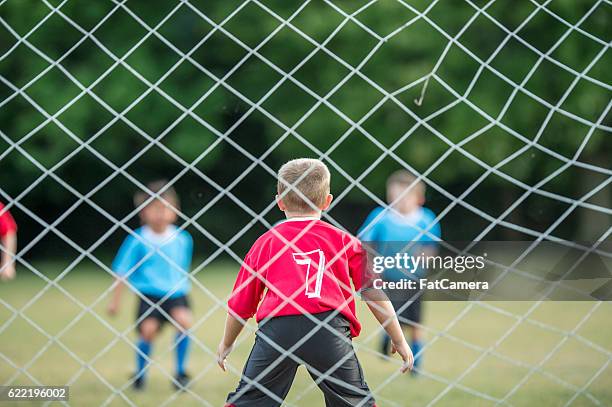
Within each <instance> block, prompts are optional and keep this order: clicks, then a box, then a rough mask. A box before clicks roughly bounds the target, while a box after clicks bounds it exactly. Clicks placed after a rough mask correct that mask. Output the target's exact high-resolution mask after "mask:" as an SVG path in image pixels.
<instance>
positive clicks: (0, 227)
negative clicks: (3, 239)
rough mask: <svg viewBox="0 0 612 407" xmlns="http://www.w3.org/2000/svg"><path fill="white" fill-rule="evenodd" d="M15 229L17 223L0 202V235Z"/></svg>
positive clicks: (12, 231)
mask: <svg viewBox="0 0 612 407" xmlns="http://www.w3.org/2000/svg"><path fill="white" fill-rule="evenodd" d="M16 231H17V224H16V223H15V219H13V217H12V216H11V213H10V212H9V211H8V210H6V209H4V205H2V204H0V236H6V235H8V234H9V233H14V232H16Z"/></svg>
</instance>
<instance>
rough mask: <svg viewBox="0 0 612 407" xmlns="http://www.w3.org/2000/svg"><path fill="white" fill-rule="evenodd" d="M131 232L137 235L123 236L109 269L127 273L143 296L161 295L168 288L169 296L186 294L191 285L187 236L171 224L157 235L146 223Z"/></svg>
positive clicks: (118, 272) (191, 250)
mask: <svg viewBox="0 0 612 407" xmlns="http://www.w3.org/2000/svg"><path fill="white" fill-rule="evenodd" d="M134 232H135V233H136V235H138V237H136V236H133V235H129V236H128V237H126V238H125V240H124V241H123V244H122V245H121V248H120V249H119V252H118V253H117V256H116V257H115V260H114V261H113V271H114V272H115V273H117V274H118V275H120V276H125V275H128V281H129V282H130V284H131V285H132V286H133V287H134V288H135V289H136V290H138V291H139V292H141V293H143V294H146V295H152V296H157V297H163V296H165V295H166V294H168V293H169V292H171V291H172V294H171V295H170V298H176V297H180V296H182V295H185V294H187V293H188V292H189V289H190V288H191V284H190V282H189V278H188V277H187V275H188V273H189V267H190V266H191V256H192V253H193V240H192V238H191V235H190V234H189V233H187V232H186V231H184V230H181V231H178V228H177V227H176V226H174V225H171V226H169V227H168V228H167V229H166V231H165V232H164V233H161V234H159V233H155V232H153V230H152V229H151V228H149V227H148V226H143V227H141V228H138V229H136V230H135V231H134ZM162 253H163V254H162Z"/></svg>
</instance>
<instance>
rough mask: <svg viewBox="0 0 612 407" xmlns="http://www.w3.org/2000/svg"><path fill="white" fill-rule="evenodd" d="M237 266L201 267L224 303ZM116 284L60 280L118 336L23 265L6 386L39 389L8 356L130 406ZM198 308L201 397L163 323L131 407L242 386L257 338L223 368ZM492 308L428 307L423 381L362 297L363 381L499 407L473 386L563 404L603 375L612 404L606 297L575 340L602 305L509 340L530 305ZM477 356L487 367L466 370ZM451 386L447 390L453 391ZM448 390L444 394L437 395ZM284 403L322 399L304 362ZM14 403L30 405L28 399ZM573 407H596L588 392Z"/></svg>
mask: <svg viewBox="0 0 612 407" xmlns="http://www.w3.org/2000/svg"><path fill="white" fill-rule="evenodd" d="M35 266H36V267H37V269H38V270H41V271H42V272H44V273H45V274H46V275H47V276H49V277H51V278H53V277H54V276H56V275H57V274H58V273H59V272H60V271H61V268H62V267H60V266H59V265H57V264H52V263H42V264H35ZM235 272H236V268H235V267H233V266H230V265H224V264H217V265H213V266H210V267H207V268H206V269H205V270H204V271H202V272H201V273H200V274H199V275H198V280H199V281H200V282H201V283H202V285H203V286H204V287H206V289H207V290H210V292H211V293H213V294H214V295H215V296H217V297H219V298H225V297H226V296H227V295H228V294H229V291H230V289H231V287H232V284H233V279H234V276H235ZM111 281H112V280H111V278H110V277H109V275H108V274H107V273H106V272H104V271H103V270H101V269H98V268H95V267H93V266H85V265H83V266H79V267H78V268H77V269H76V270H74V271H72V272H71V273H69V274H68V275H67V276H65V277H64V278H63V279H61V281H59V285H60V286H61V287H62V288H63V289H64V290H65V291H67V292H69V293H70V295H72V296H73V297H74V300H76V301H78V302H80V304H81V305H82V306H87V307H89V306H91V307H92V311H93V312H95V313H96V314H97V315H98V316H99V318H101V319H103V320H105V321H107V322H108V324H110V326H112V328H113V329H115V330H116V331H117V332H121V333H124V334H125V337H124V338H125V339H124V338H119V339H118V337H117V335H116V333H115V332H112V331H111V330H109V328H108V327H106V326H105V325H103V323H102V322H101V321H100V320H99V319H98V318H96V317H95V316H94V315H92V313H90V312H86V311H84V310H83V308H82V307H81V305H79V304H77V303H75V301H73V300H71V299H70V298H68V296H66V295H65V293H63V292H62V291H61V290H60V289H58V288H56V287H53V286H51V287H47V283H45V282H44V281H43V280H42V279H40V278H39V277H37V276H35V275H34V274H32V273H30V272H29V271H28V270H26V269H24V268H23V267H22V268H20V269H19V270H18V278H17V280H15V281H12V282H9V283H6V284H2V285H0V298H1V302H0V303H1V304H4V305H9V306H10V307H13V308H16V309H19V310H20V309H22V308H23V307H24V306H25V305H26V304H27V303H28V302H29V301H31V300H32V298H33V297H34V296H36V295H38V294H39V293H41V291H42V290H44V293H42V295H40V297H39V298H37V299H36V300H35V301H34V302H33V303H32V304H30V305H29V306H28V307H27V308H26V309H25V310H24V311H23V315H19V316H17V317H16V318H14V319H13V318H12V315H13V313H12V311H11V310H9V309H8V308H7V307H6V306H0V327H1V328H0V329H2V331H1V332H0V353H1V356H2V358H0V382H1V383H2V384H7V383H11V384H21V385H26V384H32V381H31V380H30V379H29V378H28V377H27V376H26V375H24V374H21V373H19V372H17V371H16V369H15V367H14V366H13V365H11V364H10V362H8V361H7V360H6V358H8V359H10V361H11V362H12V363H13V364H14V365H16V366H19V367H24V366H26V367H27V371H28V372H29V373H30V374H31V375H32V376H33V377H35V378H36V379H37V380H38V381H40V382H42V383H44V384H48V385H51V384H55V385H64V384H66V383H69V382H70V383H71V389H70V404H71V405H78V406H92V405H100V404H102V403H104V402H108V403H109V404H110V405H125V404H127V402H126V401H125V400H124V399H123V398H122V396H121V395H119V394H113V391H112V390H111V388H121V387H122V386H123V385H124V384H125V382H126V380H127V379H128V377H129V375H130V373H131V372H132V371H133V369H134V352H133V350H132V348H131V347H130V345H129V343H128V341H130V342H131V341H133V340H134V339H135V332H134V330H131V329H130V325H131V324H132V322H133V320H134V313H135V301H136V297H135V296H134V295H133V294H131V293H129V292H127V293H126V294H127V295H126V296H125V297H124V299H125V301H124V303H123V306H122V309H121V311H120V314H119V315H118V316H117V317H115V318H111V317H109V316H107V315H106V312H105V311H106V305H107V303H108V299H109V296H108V293H106V294H104V296H103V297H102V298H101V299H99V300H98V297H99V296H100V295H102V294H103V293H105V291H106V290H107V289H108V287H109V285H110V284H111ZM192 305H193V309H194V315H195V320H196V321H197V325H196V327H195V329H194V333H193V334H194V335H195V337H196V338H197V340H198V341H199V342H200V344H201V345H203V346H204V347H206V349H203V347H202V346H200V344H193V347H192V353H191V360H190V364H189V371H190V373H191V375H192V376H195V377H197V380H196V381H195V382H194V383H193V385H192V386H191V390H192V391H193V393H194V394H190V393H183V394H178V395H175V394H174V390H173V389H172V388H171V386H170V379H169V378H168V377H167V376H166V375H165V374H164V372H168V373H169V374H172V372H173V370H174V353H173V351H171V350H170V346H171V344H172V338H173V333H172V329H171V327H170V326H166V328H165V329H164V331H163V333H162V335H161V336H160V337H159V339H158V340H157V342H156V343H155V344H154V348H153V359H154V361H155V362H154V365H153V366H152V370H151V372H150V375H149V382H148V387H147V390H146V391H144V392H142V393H134V392H133V391H132V390H131V389H129V388H128V389H126V390H125V391H124V392H123V394H124V395H125V397H127V398H129V399H130V400H131V401H132V402H133V403H135V404H137V405H150V406H157V405H161V404H163V403H164V402H167V404H171V405H177V406H190V405H200V404H202V400H201V399H204V400H206V401H207V402H208V403H210V404H208V405H214V406H221V405H223V401H224V399H225V396H226V394H227V393H228V392H229V391H231V390H232V389H233V387H234V386H235V385H236V384H237V381H238V375H239V372H240V370H241V369H242V366H243V363H244V361H245V359H246V357H247V355H248V352H249V350H250V348H251V345H252V343H253V338H254V336H253V334H252V333H250V332H247V331H245V333H243V334H242V336H241V337H240V339H239V341H240V344H239V345H238V346H237V347H236V349H235V351H234V353H232V355H231V356H230V359H229V362H230V365H231V367H232V371H231V372H228V373H223V372H221V371H220V370H219V369H218V367H217V366H216V364H215V363H214V358H213V356H212V353H211V352H213V351H214V350H215V349H216V345H217V343H218V341H219V339H220V336H221V334H222V329H223V321H224V318H225V312H224V310H223V309H222V308H221V307H220V306H219V305H218V304H217V303H216V302H215V301H214V300H213V298H211V297H210V296H209V295H208V294H207V293H205V292H204V291H203V290H201V289H200V288H198V287H194V289H193V292H192ZM484 305H485V306H482V305H476V304H472V306H471V309H470V310H469V311H468V312H467V313H466V314H465V315H464V316H463V317H462V318H461V319H459V320H458V321H457V322H456V323H455V324H454V325H452V326H451V327H450V328H449V329H448V330H447V327H448V326H449V323H450V322H451V321H453V320H454V319H455V317H457V316H458V315H459V314H460V313H462V312H463V311H464V310H465V308H466V307H468V306H470V305H469V304H468V303H460V302H454V303H449V302H432V303H427V304H425V323H426V325H427V329H428V334H427V337H428V339H427V340H428V343H429V345H430V346H428V348H427V350H426V353H425V359H424V370H425V373H424V374H423V375H421V376H420V377H419V378H416V379H415V378H412V377H409V376H399V375H397V369H398V367H399V362H397V361H395V362H396V363H391V362H389V361H385V360H382V359H381V358H380V357H379V356H378V355H377V354H376V353H375V350H376V347H377V343H378V335H377V328H376V324H375V322H374V320H373V318H372V317H371V316H370V315H369V313H368V311H367V309H366V308H365V306H364V304H362V303H360V304H358V307H359V316H360V318H361V320H362V322H363V323H364V330H363V333H362V335H361V336H360V337H359V338H357V339H356V340H355V344H356V346H358V347H359V349H358V355H359V357H360V360H361V363H362V365H363V367H364V370H365V375H366V379H367V381H368V383H369V385H370V387H371V388H372V389H375V391H376V394H377V395H378V396H379V399H378V404H379V406H386V405H389V404H391V405H393V404H392V403H389V401H393V402H394V403H395V405H402V406H404V405H406V406H408V405H410V406H414V405H416V406H420V405H426V404H428V403H430V402H431V401H434V400H436V401H437V403H438V404H439V405H452V406H464V405H476V406H479V405H492V404H495V403H494V402H493V401H491V400H487V399H485V398H483V397H482V396H479V395H476V394H474V393H478V394H485V395H487V396H489V397H492V398H503V397H504V396H505V395H506V394H507V393H508V392H509V391H510V390H511V389H512V388H513V387H515V385H516V384H517V383H519V381H521V380H524V379H525V378H527V379H526V380H525V382H524V384H522V385H521V386H520V387H519V388H518V390H517V391H516V392H514V393H513V395H512V396H511V397H509V398H508V399H507V403H508V404H511V405H519V406H533V405H538V406H540V405H550V406H557V405H564V404H565V403H566V402H567V401H568V400H569V399H570V398H571V397H572V396H573V395H574V394H575V393H576V390H574V389H572V388H570V387H571V386H573V387H574V388H582V387H583V386H584V385H585V384H587V383H588V382H589V381H591V378H592V377H593V376H595V375H596V373H598V372H599V375H598V376H597V378H596V379H595V380H592V382H591V383H590V385H589V386H588V389H587V391H588V393H589V394H590V395H591V396H592V397H593V398H595V399H597V400H598V401H599V402H600V403H601V404H602V405H612V366H610V365H608V364H607V363H609V362H610V355H611V352H612V324H611V323H610V321H612V304H611V303H601V304H599V307H598V308H597V309H596V310H595V311H594V312H593V313H592V315H591V316H590V318H589V319H588V320H587V321H586V322H584V323H583V324H582V325H581V326H580V327H579V329H578V330H577V331H576V332H575V333H576V335H575V336H572V335H570V336H566V335H564V332H567V331H572V330H573V329H574V328H575V327H576V326H577V325H578V323H579V322H580V320H581V319H582V318H583V317H584V316H585V315H586V314H587V313H588V312H589V310H590V309H591V308H593V306H594V305H596V304H595V303H586V302H580V303H576V302H573V303H572V302H564V303H561V302H547V303H543V304H541V305H540V306H539V307H538V308H537V309H536V310H535V311H534V312H533V313H532V314H531V315H530V318H531V319H530V321H531V322H529V321H518V322H519V324H518V327H517V328H516V329H515V330H514V332H513V333H512V334H510V335H509V336H507V337H506V338H505V339H503V340H500V339H501V338H502V336H503V335H504V334H505V333H506V331H507V330H509V329H510V328H511V327H512V326H513V325H514V324H516V323H517V319H516V318H515V317H513V315H515V316H520V315H522V314H524V313H525V312H526V311H527V310H528V309H529V308H530V307H531V306H532V305H533V303H526V302H513V303H510V302H506V303H486V304H484ZM83 313H84V315H81V314H83ZM28 320H29V321H28ZM539 323H543V324H546V327H547V328H542V327H541V326H538V324H539ZM32 324H35V325H37V326H38V327H40V329H42V330H44V332H46V334H48V335H50V336H51V337H55V336H57V340H56V341H55V340H50V339H49V337H47V336H46V335H45V334H44V333H42V332H41V331H40V330H38V329H36V328H35V327H34V326H33V325H32ZM58 335H59V336H58ZM126 339H127V340H126ZM556 346H558V349H557V352H556V353H554V354H553V355H552V356H551V357H550V358H548V359H547V360H546V361H545V362H544V363H543V364H542V366H541V369H540V370H539V371H536V372H532V373H530V366H536V365H538V364H540V363H541V362H542V361H543V359H544V358H545V357H546V356H547V354H548V353H549V352H550V351H551V350H552V349H553V348H555V347H556ZM42 349H44V350H42ZM67 350H69V351H67ZM70 352H72V353H73V355H71V354H70ZM37 355H38V357H37V358H36V359H35V360H34V361H33V362H32V359H33V358H34V357H36V356H37ZM482 355H484V356H482ZM75 356H76V357H78V358H79V359H80V360H81V361H84V362H87V363H88V366H87V367H84V368H83V366H82V365H81V363H80V362H78V361H77V360H75V358H74V357H75ZM479 358H481V360H480V362H479V363H478V364H477V365H476V366H475V367H474V368H472V369H471V370H470V371H469V372H468V373H467V374H465V375H464V372H466V370H467V369H468V368H469V367H470V366H471V365H472V364H473V362H474V361H476V360H477V359H479ZM512 361H514V362H515V363H513V362H512ZM393 375H395V376H394V377H393V378H392V380H391V381H388V380H387V379H388V378H389V377H391V376H393ZM559 380H561V381H562V382H563V383H565V384H563V383H560V382H559ZM104 382H106V384H105V383H104ZM449 385H450V389H447V387H448V386H449ZM109 386H110V387H109ZM445 389H447V390H448V391H445ZM443 392H444V393H443ZM441 393H443V394H444V395H443V396H442V397H439V398H437V397H438V395H439V394H441ZM287 402H288V403H289V404H290V405H298V406H308V407H310V406H322V405H323V399H322V396H321V394H320V392H319V391H318V389H316V388H312V382H311V380H310V378H309V376H308V374H307V373H306V371H305V369H304V368H300V370H299V371H298V376H297V378H296V380H295V382H294V385H293V387H292V390H291V392H290V393H289V396H288V398H287ZM7 405H10V404H9V403H7ZM14 405H18V406H24V405H28V404H27V403H24V402H20V403H15V404H14ZM32 405H33V404H32ZM573 405H594V403H593V401H592V400H591V399H590V398H589V397H587V395H586V393H585V392H582V393H581V394H579V395H578V396H577V397H576V399H575V401H574V403H573Z"/></svg>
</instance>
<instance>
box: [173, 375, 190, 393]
mask: <svg viewBox="0 0 612 407" xmlns="http://www.w3.org/2000/svg"><path fill="white" fill-rule="evenodd" d="M174 379H175V381H173V382H172V385H173V386H174V388H175V389H176V390H181V391H184V390H185V389H186V388H187V386H188V385H189V382H190V381H191V377H189V375H188V374H186V373H181V374H178V375H176V376H175V378H174Z"/></svg>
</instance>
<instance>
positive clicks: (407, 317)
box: [391, 295, 422, 326]
mask: <svg viewBox="0 0 612 407" xmlns="http://www.w3.org/2000/svg"><path fill="white" fill-rule="evenodd" d="M421 298H422V295H418V296H415V297H414V299H411V300H409V301H391V303H392V304H393V308H395V313H396V314H397V318H398V319H399V322H400V324H402V325H410V326H413V324H411V322H414V323H416V324H420V323H421V303H422V300H421Z"/></svg>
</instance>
